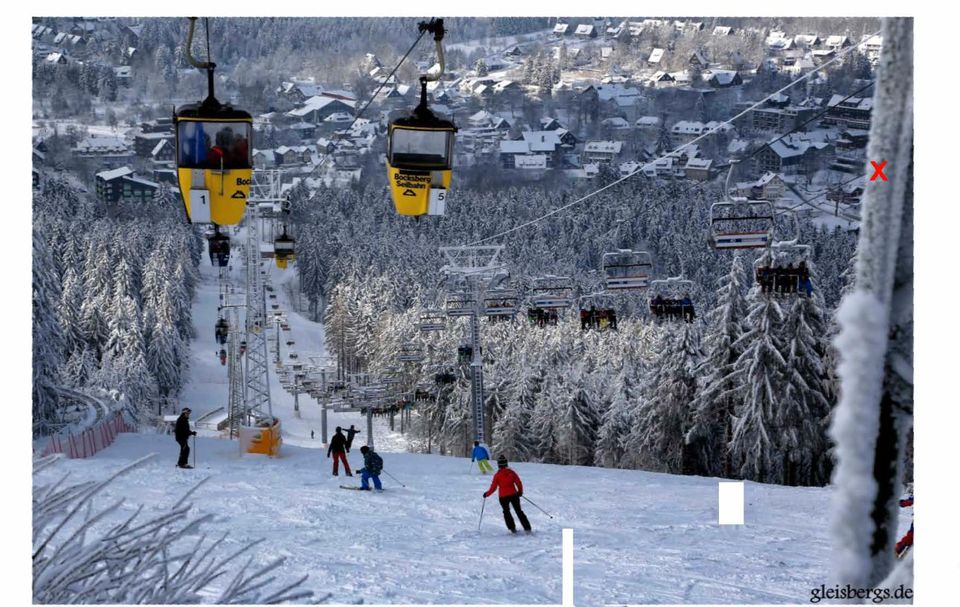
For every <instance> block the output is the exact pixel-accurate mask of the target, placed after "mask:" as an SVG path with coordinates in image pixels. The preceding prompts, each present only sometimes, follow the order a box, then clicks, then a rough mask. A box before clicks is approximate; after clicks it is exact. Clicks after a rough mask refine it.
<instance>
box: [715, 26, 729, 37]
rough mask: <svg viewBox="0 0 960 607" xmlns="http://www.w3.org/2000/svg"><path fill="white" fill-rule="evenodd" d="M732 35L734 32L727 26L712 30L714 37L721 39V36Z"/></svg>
mask: <svg viewBox="0 0 960 607" xmlns="http://www.w3.org/2000/svg"><path fill="white" fill-rule="evenodd" d="M733 34H734V30H733V28H732V27H730V26H729V25H718V26H716V27H714V28H713V35H714V36H720V37H723V36H732V35H733Z"/></svg>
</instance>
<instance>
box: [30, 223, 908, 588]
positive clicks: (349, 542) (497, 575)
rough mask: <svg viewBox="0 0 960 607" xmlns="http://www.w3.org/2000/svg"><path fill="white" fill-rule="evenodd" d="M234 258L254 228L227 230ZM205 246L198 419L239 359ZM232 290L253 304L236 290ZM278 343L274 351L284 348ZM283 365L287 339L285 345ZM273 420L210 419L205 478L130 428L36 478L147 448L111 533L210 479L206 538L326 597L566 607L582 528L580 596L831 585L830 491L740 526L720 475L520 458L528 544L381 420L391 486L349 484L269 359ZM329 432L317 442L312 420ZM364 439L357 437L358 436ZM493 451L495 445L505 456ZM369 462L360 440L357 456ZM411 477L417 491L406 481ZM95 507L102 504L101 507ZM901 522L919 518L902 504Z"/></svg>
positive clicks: (313, 414)
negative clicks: (250, 451)
mask: <svg viewBox="0 0 960 607" xmlns="http://www.w3.org/2000/svg"><path fill="white" fill-rule="evenodd" d="M231 238H232V239H233V241H234V243H235V244H236V245H237V246H236V249H235V250H236V251H237V252H239V251H240V250H241V247H240V246H239V245H240V243H242V242H243V240H244V238H245V237H244V235H243V231H242V230H241V231H240V233H239V234H237V235H233V234H231ZM207 260H208V257H207V256H204V257H203V261H202V263H201V266H200V275H201V281H200V283H199V284H198V289H197V298H196V300H195V302H194V306H193V316H192V318H193V322H194V329H195V331H196V334H197V338H196V340H195V341H193V342H192V350H191V353H190V356H191V371H190V376H191V381H190V382H189V383H188V384H187V386H186V387H185V389H184V391H183V393H182V397H181V401H180V403H179V405H180V406H190V407H191V408H192V409H193V410H194V415H193V418H194V419H195V420H198V419H200V418H201V417H202V416H203V415H204V414H205V413H208V412H210V411H213V410H215V409H216V408H218V407H223V406H225V404H226V391H227V383H226V369H225V367H222V366H220V363H219V360H218V359H217V356H216V352H217V351H218V349H219V346H218V345H217V344H216V343H215V340H214V336H213V326H214V323H215V322H216V306H217V301H218V287H217V279H216V276H217V268H215V267H212V266H210V265H209V264H208V263H207ZM233 264H234V265H233V268H232V271H231V272H229V275H230V280H231V283H232V284H234V285H240V284H241V282H242V278H243V268H242V263H240V262H239V261H238V258H234V259H233ZM264 267H269V268H270V269H269V271H268V274H269V278H270V284H272V285H273V287H274V291H273V292H274V293H276V294H277V300H276V301H277V302H278V303H279V305H280V307H281V309H282V310H283V311H284V312H285V314H286V316H287V319H288V323H289V325H290V327H291V334H292V336H293V337H294V339H295V341H296V344H295V346H293V348H295V349H296V351H297V352H298V353H299V355H300V358H299V359H298V360H300V361H308V360H309V359H310V357H312V356H320V357H323V356H325V355H326V349H325V345H324V333H323V328H322V326H321V325H318V324H316V323H313V322H311V321H310V320H309V319H307V318H304V317H303V316H301V315H300V314H298V313H297V312H295V311H294V309H295V306H292V305H291V303H292V301H291V300H292V297H291V294H292V293H294V292H295V291H294V290H293V289H294V287H295V286H296V282H297V279H296V269H295V268H296V264H295V263H294V264H292V265H291V267H290V268H288V269H287V270H278V269H277V268H275V267H274V266H273V265H272V263H270V262H269V261H265V265H264ZM231 298H236V299H242V293H241V292H240V289H239V288H238V287H235V293H234V295H232V296H231ZM271 347H272V346H271ZM280 347H281V348H282V354H283V358H286V354H287V348H286V345H285V340H281V346H280ZM270 358H271V364H270V382H271V389H270V392H271V396H272V398H273V412H274V414H275V415H277V416H278V417H280V418H281V420H282V425H283V440H284V445H283V448H282V451H281V455H280V457H277V458H273V459H270V458H266V457H263V456H257V455H244V456H241V455H240V454H239V449H238V445H237V443H235V442H232V441H229V440H227V439H224V438H221V437H220V435H219V434H218V433H216V432H213V431H210V430H206V429H204V428H200V429H199V436H198V437H197V440H196V451H195V452H196V461H197V465H198V468H197V469H196V470H193V471H183V470H178V469H177V468H175V467H174V466H173V465H172V464H173V463H174V461H175V458H176V453H177V446H176V444H175V443H174V441H173V438H172V437H171V436H169V435H164V434H121V435H119V437H118V438H117V440H116V442H115V443H114V444H113V445H112V446H110V447H108V448H107V449H105V450H103V451H101V452H99V453H98V454H97V455H95V456H94V457H92V458H89V459H85V460H82V459H77V460H69V461H63V462H61V463H59V464H58V465H57V466H55V467H52V468H51V469H49V470H46V471H43V472H41V473H39V474H38V478H37V482H49V481H51V480H52V479H54V478H59V477H60V476H62V475H63V474H64V473H70V475H71V479H72V481H73V482H81V481H84V480H93V479H103V478H105V477H106V476H108V475H109V474H110V473H111V472H112V471H115V470H117V469H119V468H121V467H122V466H124V465H126V464H129V463H130V462H132V461H135V460H137V459H139V458H140V457H142V456H144V455H147V454H150V453H157V454H159V457H157V458H154V459H153V460H151V461H150V462H148V463H146V464H144V465H143V466H141V467H139V468H136V469H135V470H132V471H130V472H129V473H127V474H125V475H123V476H121V477H120V478H118V479H117V480H116V481H115V482H114V483H113V484H111V485H110V486H108V487H107V488H106V489H104V492H103V495H101V496H100V497H99V498H98V499H99V500H100V501H101V502H102V503H103V504H106V503H111V502H112V501H114V500H116V499H118V498H121V497H122V498H125V499H126V503H125V504H124V506H123V507H121V508H120V509H119V510H118V511H116V512H115V513H113V514H112V515H111V516H110V517H108V518H107V519H105V520H104V521H103V522H102V523H99V524H101V525H104V526H107V525H110V524H111V523H115V522H116V520H117V519H118V518H119V517H122V516H125V515H129V514H130V513H132V512H133V511H134V509H135V508H136V507H137V506H138V505H140V504H143V505H145V506H146V508H147V509H148V510H149V509H152V510H157V509H164V508H168V507H169V506H170V505H172V504H174V503H176V502H177V501H178V500H179V499H180V498H181V497H182V496H183V494H184V493H186V492H187V491H188V490H189V489H190V488H192V487H193V486H194V485H195V484H196V483H197V482H198V481H200V480H202V479H204V478H207V477H209V481H208V482H206V483H204V484H203V485H202V486H201V487H200V488H199V489H198V490H197V491H196V492H195V493H194V494H193V497H192V498H191V501H192V502H193V503H194V511H193V512H191V515H195V516H202V515H205V514H212V515H213V520H211V521H210V522H209V523H208V524H206V525H205V526H204V527H203V531H204V532H205V533H207V534H208V535H209V536H210V537H217V536H219V535H220V534H222V533H225V532H229V533H230V537H229V538H228V540H227V546H225V548H224V549H225V550H228V549H234V548H236V547H237V546H238V545H239V544H240V543H241V542H244V541H246V540H251V539H257V538H261V537H263V538H266V540H267V541H266V542H264V543H263V544H261V545H260V547H258V549H257V550H256V551H255V555H254V556H255V562H254V565H256V566H262V565H265V564H267V563H268V562H270V561H272V560H274V559H275V558H277V557H280V556H285V557H287V561H286V562H285V563H284V565H283V566H282V567H281V568H280V569H279V570H278V571H277V575H278V576H279V580H278V582H292V581H294V580H296V579H298V578H299V577H301V576H302V575H304V574H309V575H310V579H309V580H308V582H307V584H306V587H307V588H309V589H311V590H315V591H317V593H318V594H320V595H323V594H325V593H327V592H330V593H332V597H331V599H330V600H331V602H334V603H346V602H356V601H363V602H365V603H437V602H450V603H477V602H483V603H559V602H560V600H561V549H560V546H561V529H562V528H565V527H566V528H572V529H574V531H575V535H574V538H575V542H574V561H575V562H574V575H575V579H574V594H575V597H576V600H577V601H578V603H579V604H584V605H601V604H609V603H650V602H668V603H680V602H699V603H718V602H719V603H723V602H748V603H749V602H753V603H756V602H765V603H784V602H793V603H796V602H805V601H806V600H808V599H809V592H810V588H813V587H817V586H819V585H820V584H821V583H823V582H825V581H827V580H828V579H829V573H830V550H831V548H830V539H831V534H835V533H836V531H832V530H831V529H830V528H828V527H827V526H826V525H824V524H823V523H822V522H821V521H822V513H823V510H824V504H825V503H828V502H829V501H830V500H831V498H832V496H833V493H834V491H833V490H832V489H830V488H796V487H784V486H776V485H764V484H758V483H753V482H746V483H745V498H746V512H745V520H746V525H744V526H724V527H721V526H720V525H719V524H718V521H717V516H718V504H717V482H718V480H719V479H716V478H706V477H696V476H674V475H668V474H659V473H652V472H643V471H635V470H617V469H606V468H593V467H581V466H558V465H549V464H538V463H525V462H519V463H515V464H512V467H513V468H514V469H515V470H516V471H517V472H518V474H519V475H520V477H521V478H522V479H523V482H524V489H525V491H524V495H525V497H528V498H529V499H532V500H533V501H534V502H536V503H537V504H538V505H539V506H540V507H542V508H544V509H545V510H547V511H548V512H550V513H551V514H552V515H553V516H554V518H553V519H552V520H551V519H549V518H547V517H546V515H544V514H543V513H542V512H541V511H540V510H538V509H537V508H535V507H533V506H532V505H531V504H529V503H528V502H523V506H524V511H525V512H526V513H527V515H528V517H529V518H530V520H531V523H532V525H533V528H534V534H533V535H532V536H529V537H528V536H524V535H520V536H516V537H515V536H512V535H510V534H509V533H507V531H506V529H505V526H504V524H503V521H502V517H501V515H500V510H499V508H498V503H497V502H496V501H492V499H491V500H490V501H488V502H487V503H486V506H485V512H484V516H483V522H482V525H481V527H480V530H479V531H478V530H477V524H478V521H479V516H480V506H481V499H482V498H481V493H482V492H483V491H484V490H486V488H487V487H488V485H489V477H486V476H481V475H480V474H479V473H478V472H477V470H476V467H475V466H472V465H471V462H470V461H469V459H468V458H458V457H447V456H440V455H423V454H412V453H405V452H404V451H405V449H406V443H405V441H404V439H403V437H402V436H401V435H399V434H398V433H392V432H390V431H389V430H388V429H387V421H386V418H376V419H375V420H374V422H375V429H374V433H375V437H376V446H377V451H378V452H379V453H380V454H381V456H382V457H383V460H384V463H385V471H386V472H388V473H390V474H392V475H393V476H394V477H396V480H395V479H394V478H391V477H390V476H387V475H386V474H384V475H382V476H381V480H382V481H383V484H384V487H385V488H386V491H385V492H384V493H369V494H368V493H361V492H355V491H343V490H341V489H340V488H339V485H340V484H347V485H358V484H359V479H358V478H357V477H352V478H351V477H345V476H339V477H333V476H331V474H330V470H331V468H330V466H331V460H329V459H327V458H326V456H325V452H324V449H323V446H322V445H321V440H320V421H319V420H320V411H319V407H318V406H317V405H316V403H315V401H313V400H312V399H310V398H309V397H307V396H303V397H302V398H301V399H300V409H301V417H300V418H297V417H296V416H295V415H294V412H293V397H292V396H291V395H289V394H287V393H286V392H284V391H283V390H282V389H281V387H280V385H279V384H278V383H277V378H276V374H275V373H274V370H273V369H274V367H273V362H272V361H273V354H272V352H271V355H270ZM351 423H352V424H355V425H356V426H357V427H358V428H360V429H361V431H362V432H363V434H361V435H359V437H358V439H357V440H358V442H360V443H362V442H363V441H364V440H365V439H366V423H365V420H364V418H362V417H361V416H360V415H359V414H349V413H343V414H339V413H331V414H330V416H329V428H330V431H331V433H332V431H333V428H334V427H335V426H336V425H338V424H339V425H343V426H348V425H350V424H351ZM311 428H312V429H315V430H316V438H315V439H311V438H310V429H311ZM355 445H356V443H355ZM493 455H497V454H495V453H494V454H493ZM348 458H349V460H350V463H351V466H352V467H353V468H354V469H356V468H358V467H360V466H361V465H362V463H361V462H362V460H361V457H360V454H359V452H358V449H357V448H356V446H355V447H354V449H353V451H352V452H351V453H350V454H349V456H348ZM398 481H400V482H402V483H404V484H405V485H406V486H405V487H402V486H399V483H398ZM98 503H99V502H98ZM902 517H907V518H906V519H905V520H909V518H908V517H909V515H908V514H906V513H903V514H902Z"/></svg>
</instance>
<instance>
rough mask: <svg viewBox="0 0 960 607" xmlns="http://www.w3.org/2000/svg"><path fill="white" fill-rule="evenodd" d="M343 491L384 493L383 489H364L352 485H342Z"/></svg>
mask: <svg viewBox="0 0 960 607" xmlns="http://www.w3.org/2000/svg"><path fill="white" fill-rule="evenodd" d="M340 488H341V489H352V490H354V491H383V489H364V488H362V487H353V486H350V485H340Z"/></svg>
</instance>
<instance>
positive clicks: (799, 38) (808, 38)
mask: <svg viewBox="0 0 960 607" xmlns="http://www.w3.org/2000/svg"><path fill="white" fill-rule="evenodd" d="M793 43H794V44H795V45H800V46H816V45H818V44H820V36H818V35H816V34H797V35H796V36H794V37H793Z"/></svg>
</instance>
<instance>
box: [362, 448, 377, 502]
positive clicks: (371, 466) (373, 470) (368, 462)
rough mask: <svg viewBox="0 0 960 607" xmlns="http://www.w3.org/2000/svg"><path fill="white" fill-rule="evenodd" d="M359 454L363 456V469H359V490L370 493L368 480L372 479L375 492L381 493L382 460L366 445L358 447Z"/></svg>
mask: <svg viewBox="0 0 960 607" xmlns="http://www.w3.org/2000/svg"><path fill="white" fill-rule="evenodd" d="M360 453H362V454H363V468H360V489H361V490H363V491H370V485H369V480H370V479H371V478H372V479H373V486H374V487H375V488H376V490H377V491H383V486H382V485H381V484H380V471H381V470H383V459H382V458H381V457H380V456H379V455H377V453H376V451H374V450H373V449H371V448H370V447H368V446H366V445H364V446H362V447H360Z"/></svg>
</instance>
